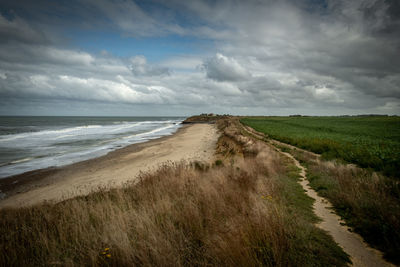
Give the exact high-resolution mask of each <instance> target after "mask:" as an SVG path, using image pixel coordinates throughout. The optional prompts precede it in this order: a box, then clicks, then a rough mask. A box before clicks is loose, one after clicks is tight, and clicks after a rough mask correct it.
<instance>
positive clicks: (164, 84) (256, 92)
mask: <svg viewBox="0 0 400 267" xmlns="http://www.w3.org/2000/svg"><path fill="white" fill-rule="evenodd" d="M33 2H35V3H33ZM210 2H212V1H160V2H158V1H152V2H148V1H147V2H146V3H147V4H146V5H144V4H143V3H138V2H136V3H135V2H134V1H122V0H121V1H112V2H111V1H105V0H101V1H91V0H85V1H79V2H75V1H71V2H70V3H68V5H66V4H65V5H62V4H61V3H60V2H59V3H58V4H57V3H55V2H54V1H18V3H14V2H11V1H10V2H9V3H7V2H5V3H4V4H2V9H1V12H2V13H1V15H0V105H1V107H0V113H1V114H34V115H46V114H50V115H54V114H65V115H189V114H194V113H199V112H217V113H233V114H266V115H271V114H274V115H286V114H293V113H303V114H312V115H330V114H333V115H337V114H360V113H381V114H400V101H399V98H400V4H399V3H400V2H399V1H397V0H386V1H384V0H363V1H361V0H354V1H345V0H343V1H337V0H335V1H306V0H304V1H217V2H216V3H210ZM71 16H73V17H71ZM98 28H104V29H105V30H107V31H114V32H117V33H118V34H120V35H122V36H125V38H164V37H166V36H172V38H173V37H174V36H178V37H186V38H189V39H190V38H195V39H204V40H208V41H209V42H208V43H210V45H209V47H208V48H207V49H205V50H204V53H202V54H199V53H195V54H190V53H186V54H180V55H176V56H171V57H169V58H162V59H160V60H158V61H156V62H149V60H147V59H146V57H144V56H142V55H140V54H139V55H132V56H131V57H129V58H121V57H116V56H113V55H111V54H110V53H108V52H107V51H103V52H102V53H95V52H93V51H83V50H81V49H80V48H79V47H76V46H74V45H73V42H69V41H68V39H67V38H66V37H65V36H64V35H63V32H66V31H68V30H70V29H82V30H95V29H98Z"/></svg>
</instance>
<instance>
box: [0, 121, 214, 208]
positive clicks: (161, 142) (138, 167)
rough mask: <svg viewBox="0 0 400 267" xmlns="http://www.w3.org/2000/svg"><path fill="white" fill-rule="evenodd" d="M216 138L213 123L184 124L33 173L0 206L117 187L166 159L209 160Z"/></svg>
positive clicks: (56, 198)
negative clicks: (145, 139)
mask: <svg viewBox="0 0 400 267" xmlns="http://www.w3.org/2000/svg"><path fill="white" fill-rule="evenodd" d="M217 138H218V134H217V130H216V128H215V126H214V125H211V124H191V125H186V126H183V127H182V128H180V129H179V130H178V132H177V133H175V134H174V135H172V136H168V137H164V138H160V139H156V140H152V141H149V142H146V143H142V144H134V145H131V146H128V147H125V148H122V149H119V150H116V151H114V152H111V153H109V154H107V155H105V156H103V157H99V158H96V159H92V160H87V161H84V162H79V163H76V164H72V165H69V166H66V167H63V168H60V169H57V170H56V171H51V172H48V173H44V174H41V173H39V174H36V175H37V176H38V175H41V176H40V177H37V182H35V179H33V182H31V183H30V185H29V188H28V189H26V188H25V189H24V191H25V190H28V191H27V192H23V193H18V194H14V195H12V196H10V197H8V198H6V199H4V200H2V201H1V202H0V207H7V206H11V207H19V206H27V205H33V204H36V203H40V202H42V201H45V200H46V201H60V200H62V199H66V198H70V197H73V196H77V195H84V194H87V193H89V192H90V191H92V190H94V189H96V188H98V187H103V186H107V187H111V186H119V185H122V184H124V183H126V182H127V181H131V180H135V179H136V176H137V175H138V174H139V172H140V171H148V170H152V169H155V168H157V167H158V166H160V165H161V164H163V163H165V162H168V161H181V160H202V161H209V160H212V158H213V155H214V151H215V144H216V141H217ZM43 176H45V177H43ZM21 178H23V177H21ZM30 179H32V178H30Z"/></svg>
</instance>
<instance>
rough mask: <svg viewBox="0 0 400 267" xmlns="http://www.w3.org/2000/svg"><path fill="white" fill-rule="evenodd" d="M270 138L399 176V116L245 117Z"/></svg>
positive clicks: (245, 121)
mask: <svg viewBox="0 0 400 267" xmlns="http://www.w3.org/2000/svg"><path fill="white" fill-rule="evenodd" d="M240 121H241V122H242V123H243V124H245V125H248V126H250V127H252V128H254V129H255V130H257V131H260V132H263V133H265V134H267V135H268V136H270V137H271V138H273V139H276V140H279V141H282V142H285V143H289V144H292V145H294V146H297V147H300V148H304V149H307V150H310V151H313V152H316V153H319V154H322V156H323V157H324V158H327V159H331V158H340V159H343V160H345V161H347V162H351V163H355V164H357V165H359V166H361V167H364V168H372V169H374V170H377V171H382V172H383V173H384V174H385V175H388V176H392V177H397V178H400V117H397V116H396V117H388V116H357V117H247V118H243V119H241V120H240Z"/></svg>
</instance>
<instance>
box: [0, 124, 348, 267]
mask: <svg viewBox="0 0 400 267" xmlns="http://www.w3.org/2000/svg"><path fill="white" fill-rule="evenodd" d="M220 129H221V130H222V131H223V134H222V136H221V138H220V139H219V141H218V152H219V157H220V159H219V160H218V161H216V162H215V164H213V165H212V166H210V165H206V164H202V163H193V164H185V163H179V164H170V165H168V166H164V167H162V168H160V169H159V170H158V171H156V172H154V173H146V174H142V176H141V179H140V182H139V183H138V184H136V185H133V184H131V185H126V186H125V187H123V188H119V189H113V190H109V191H106V190H102V191H99V192H95V193H92V194H90V195H89V196H85V197H77V198H73V199H70V200H66V201H64V202H61V203H58V204H43V205H37V206H34V207H31V208H21V209H2V210H0V250H1V251H2V253H0V266H43V265H44V266H47V265H63V266H82V265H85V266H97V265H104V266H345V265H346V264H347V263H348V262H349V258H348V256H347V255H346V254H345V253H344V252H343V251H342V249H341V248H340V247H339V246H338V245H337V244H336V243H335V242H334V241H333V240H332V238H331V237H330V236H329V235H328V234H327V233H326V232H324V231H322V230H320V229H319V228H317V227H316V226H315V225H314V223H315V222H316V221H317V218H316V217H315V215H314V214H313V212H312V202H313V201H312V199H310V198H309V197H307V196H306V195H305V194H304V191H303V189H302V187H301V186H300V185H299V184H298V179H299V175H298V169H297V168H296V167H295V166H293V165H291V163H290V161H288V160H285V158H281V157H280V155H279V154H278V152H276V151H274V150H273V149H272V148H270V147H269V146H268V145H266V144H265V143H263V142H261V141H258V142H255V141H252V140H250V139H249V137H245V136H242V135H240V132H239V131H238V130H237V129H235V127H234V125H230V124H229V123H228V124H225V125H224V124H223V125H220ZM217 162H218V163H217Z"/></svg>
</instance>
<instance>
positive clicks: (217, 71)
mask: <svg viewBox="0 0 400 267" xmlns="http://www.w3.org/2000/svg"><path fill="white" fill-rule="evenodd" d="M203 66H204V68H205V70H206V73H207V77H208V78H210V79H213V80H216V81H241V80H246V79H249V78H250V77H251V75H250V73H249V72H248V71H247V70H246V69H245V68H244V67H242V66H241V65H240V64H239V63H238V62H237V61H236V60H235V59H234V58H228V57H226V56H224V55H222V54H220V53H217V54H216V55H215V57H212V58H209V59H206V60H205V61H204V63H203Z"/></svg>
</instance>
